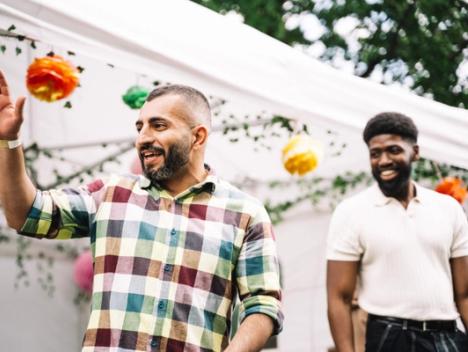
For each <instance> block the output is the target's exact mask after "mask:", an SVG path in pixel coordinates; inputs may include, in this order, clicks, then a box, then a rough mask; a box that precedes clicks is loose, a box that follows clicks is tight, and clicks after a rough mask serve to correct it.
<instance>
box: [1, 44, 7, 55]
mask: <svg viewBox="0 0 468 352" xmlns="http://www.w3.org/2000/svg"><path fill="white" fill-rule="evenodd" d="M6 49H7V48H6V46H5V45H0V51H1V52H2V54H5V51H6Z"/></svg>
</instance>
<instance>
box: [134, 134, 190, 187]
mask: <svg viewBox="0 0 468 352" xmlns="http://www.w3.org/2000/svg"><path fill="white" fill-rule="evenodd" d="M145 150H153V151H156V152H160V153H161V154H162V156H163V157H164V164H163V165H162V166H160V167H159V168H158V169H152V168H147V167H146V166H145V163H144V158H143V157H142V156H141V155H140V161H141V168H142V169H143V173H144V174H145V176H146V177H147V178H148V179H150V180H151V182H152V183H161V182H164V181H167V180H170V179H171V178H173V177H174V176H175V175H176V174H177V173H178V172H179V171H180V170H181V169H182V168H183V167H184V166H185V165H187V164H188V162H189V154H190V146H189V145H188V143H185V142H184V141H180V142H179V143H174V144H173V145H171V146H170V147H169V149H168V151H167V153H166V152H165V151H164V149H162V148H159V147H153V146H148V147H147V148H145Z"/></svg>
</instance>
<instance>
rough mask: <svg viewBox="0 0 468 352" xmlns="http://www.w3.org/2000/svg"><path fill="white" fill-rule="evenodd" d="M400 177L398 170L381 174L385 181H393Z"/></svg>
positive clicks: (385, 171)
mask: <svg viewBox="0 0 468 352" xmlns="http://www.w3.org/2000/svg"><path fill="white" fill-rule="evenodd" d="M397 175H398V172H397V171H396V170H384V171H381V172H380V178H381V179H382V180H384V181H386V180H391V179H393V178H395V177H396V176H397Z"/></svg>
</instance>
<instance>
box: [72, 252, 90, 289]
mask: <svg viewBox="0 0 468 352" xmlns="http://www.w3.org/2000/svg"><path fill="white" fill-rule="evenodd" d="M74 279H75V283H76V285H77V286H78V287H79V288H80V289H81V290H83V291H85V292H86V293H91V292H92V291H93V257H92V255H91V251H90V250H88V251H85V252H83V253H81V254H80V255H79V256H78V258H76V260H75V266H74Z"/></svg>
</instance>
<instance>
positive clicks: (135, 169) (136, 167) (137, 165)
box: [130, 156, 143, 175]
mask: <svg viewBox="0 0 468 352" xmlns="http://www.w3.org/2000/svg"><path fill="white" fill-rule="evenodd" d="M130 172H131V173H132V174H135V175H141V174H142V173H143V170H142V169H141V161H140V158H139V157H138V156H137V157H136V158H135V159H133V161H132V165H131V166H130Z"/></svg>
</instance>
